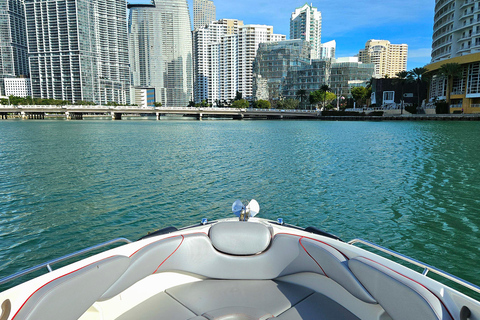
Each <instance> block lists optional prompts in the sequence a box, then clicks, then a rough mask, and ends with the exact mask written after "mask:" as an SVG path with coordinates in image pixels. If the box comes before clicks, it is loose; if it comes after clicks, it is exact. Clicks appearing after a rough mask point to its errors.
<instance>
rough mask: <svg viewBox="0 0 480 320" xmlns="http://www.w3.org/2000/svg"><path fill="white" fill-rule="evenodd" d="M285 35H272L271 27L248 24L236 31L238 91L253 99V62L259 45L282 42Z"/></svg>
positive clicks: (248, 98)
mask: <svg viewBox="0 0 480 320" xmlns="http://www.w3.org/2000/svg"><path fill="white" fill-rule="evenodd" d="M285 39H286V36H285V35H281V34H274V33H273V27H272V26H266V25H258V24H249V25H244V26H241V27H240V28H239V30H238V91H239V92H241V93H242V96H243V97H244V98H245V99H247V100H252V99H253V87H252V85H253V62H254V60H255V57H256V55H257V50H258V46H259V45H260V43H264V42H273V41H283V40H285Z"/></svg>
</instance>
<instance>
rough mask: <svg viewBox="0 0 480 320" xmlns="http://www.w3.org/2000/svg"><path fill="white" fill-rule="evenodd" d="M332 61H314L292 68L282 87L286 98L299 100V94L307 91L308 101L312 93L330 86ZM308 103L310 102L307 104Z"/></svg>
mask: <svg viewBox="0 0 480 320" xmlns="http://www.w3.org/2000/svg"><path fill="white" fill-rule="evenodd" d="M332 61H333V60H332V59H314V60H312V61H311V63H309V64H307V65H300V66H294V67H292V68H290V70H289V72H288V74H287V77H286V78H285V80H284V84H283V86H282V94H283V97H284V98H291V99H299V95H298V92H299V91H300V90H305V91H306V93H307V99H308V95H309V94H310V92H313V91H316V90H319V89H320V87H321V86H322V85H324V84H327V85H329V84H330V73H331V67H332ZM306 103H308V102H306Z"/></svg>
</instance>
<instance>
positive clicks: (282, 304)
mask: <svg viewBox="0 0 480 320" xmlns="http://www.w3.org/2000/svg"><path fill="white" fill-rule="evenodd" d="M166 292H167V293H168V294H169V295H171V296H172V297H173V298H175V299H176V300H177V301H179V302H181V303H182V304H183V305H184V306H185V307H187V308H188V309H190V310H192V311H193V312H194V313H195V314H197V315H204V316H206V315H207V314H209V313H210V312H214V314H215V315H216V316H217V317H218V316H220V315H219V314H218V311H219V310H220V309H224V312H225V314H228V312H229V310H228V308H232V307H233V308H236V307H242V308H244V309H242V310H247V309H245V308H252V309H255V312H257V311H261V312H263V313H265V314H266V313H268V314H271V315H273V316H278V315H279V314H281V313H282V312H284V311H285V310H287V309H289V308H291V307H292V306H294V305H295V304H297V303H298V302H299V301H301V300H303V299H305V298H306V297H307V296H309V295H311V294H312V293H313V290H311V289H308V288H305V287H302V286H298V285H295V284H290V283H286V282H280V281H279V282H275V281H272V280H204V281H198V282H193V283H187V284H184V285H180V286H177V287H173V288H170V289H167V290H166ZM256 314H257V313H255V314H252V316H256ZM227 319H228V318H227ZM257 319H259V317H257Z"/></svg>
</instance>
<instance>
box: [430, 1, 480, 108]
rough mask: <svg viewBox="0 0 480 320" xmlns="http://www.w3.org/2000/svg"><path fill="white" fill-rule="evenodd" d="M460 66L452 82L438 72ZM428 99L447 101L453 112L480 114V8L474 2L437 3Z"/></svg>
mask: <svg viewBox="0 0 480 320" xmlns="http://www.w3.org/2000/svg"><path fill="white" fill-rule="evenodd" d="M447 63H454V64H458V65H459V67H460V68H459V73H460V75H461V76H459V77H455V78H454V79H453V81H451V83H448V79H447V78H446V77H445V76H443V75H442V74H441V73H440V72H439V70H440V68H441V67H442V65H444V64H447ZM426 68H427V69H428V70H429V73H430V75H431V81H430V89H429V100H430V101H435V100H448V102H449V104H450V112H464V113H480V6H479V5H478V1H473V0H436V1H435V16H434V21H433V37H432V63H431V64H429V65H427V66H426Z"/></svg>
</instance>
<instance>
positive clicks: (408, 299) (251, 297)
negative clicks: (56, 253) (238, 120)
mask: <svg viewBox="0 0 480 320" xmlns="http://www.w3.org/2000/svg"><path fill="white" fill-rule="evenodd" d="M232 210H233V212H234V213H235V215H236V217H235V218H227V219H222V220H218V221H208V220H207V219H203V220H202V222H201V223H199V224H198V225H196V226H191V227H186V228H183V229H176V228H173V227H169V228H166V229H162V230H159V231H157V232H154V233H151V234H149V235H147V236H145V237H143V238H141V239H140V240H137V241H134V242H131V241H129V240H127V239H123V238H121V239H115V240H112V241H109V242H106V243H103V244H100V245H97V246H94V247H91V248H87V249H85V250H82V251H80V252H77V253H74V254H71V255H68V256H66V257H62V258H58V259H55V260H52V261H50V262H47V263H45V264H42V265H40V266H36V267H33V268H31V269H29V270H26V271H24V272H20V273H18V274H15V275H12V276H10V277H6V278H4V279H0V284H2V283H6V282H8V281H11V280H13V279H16V278H18V277H22V276H25V275H26V274H28V273H29V272H32V271H36V270H39V269H41V268H46V269H48V271H49V272H47V273H45V274H43V275H41V276H39V277H37V278H34V279H31V280H28V281H26V282H24V283H22V284H20V285H17V286H15V287H13V288H10V289H8V290H6V291H4V292H1V293H0V304H1V315H0V320H13V319H15V320H24V319H29V320H30V319H31V320H44V319H45V320H46V319H58V320H70V319H72V320H73V319H82V320H109V319H117V320H130V319H135V320H153V319H168V320H176V319H178V320H186V319H190V320H205V319H217V320H249V319H262V320H263V319H288V320H295V319H377V320H387V319H395V320H397V319H405V320H407V319H409V320H410V319H423V320H430V319H442V320H443V319H449V320H453V319H455V320H457V319H460V320H467V319H472V320H473V319H480V302H479V301H477V300H475V299H473V298H471V297H469V296H467V295H465V294H463V293H460V292H459V291H457V290H454V289H453V288H451V287H449V286H447V285H444V284H442V283H440V282H437V281H436V280H433V279H432V278H430V277H428V275H429V274H430V273H435V274H437V275H440V276H443V277H445V278H447V279H449V280H452V281H455V282H457V283H459V284H461V285H463V286H466V287H467V288H469V289H471V290H474V291H476V292H480V287H478V286H476V285H474V284H471V283H469V282H466V281H464V280H461V279H459V278H457V277H455V276H453V275H450V274H448V273H446V272H443V271H441V270H438V269H436V268H434V267H432V266H429V265H426V264H423V263H421V262H419V261H417V260H414V259H412V258H409V257H406V256H404V255H401V254H399V253H396V252H393V251H391V250H389V249H386V248H383V247H381V246H378V245H375V244H373V243H370V242H368V241H365V240H361V239H354V240H352V241H350V242H344V241H342V240H341V239H339V238H338V237H336V236H334V235H331V234H329V233H326V232H323V231H321V230H319V229H316V228H313V227H309V228H305V229H304V228H299V227H295V226H290V225H287V224H286V223H284V221H283V220H282V219H278V220H277V221H270V220H266V219H261V218H257V217H255V215H256V214H257V213H258V211H259V206H258V203H257V202H256V201H254V200H252V201H251V202H250V203H249V204H246V205H244V204H243V203H242V202H240V201H236V202H235V203H234V205H233V206H232ZM117 242H127V243H126V244H123V245H121V246H117V247H115V248H113V249H109V250H105V251H103V252H101V253H99V254H95V255H92V256H90V257H88V258H86V259H83V260H80V261H77V262H74V263H71V264H69V265H67V266H64V267H61V268H58V269H56V270H53V268H52V266H53V265H54V264H55V263H58V262H60V261H64V260H65V259H71V258H73V257H75V256H77V255H83V254H85V253H86V252H89V251H92V250H98V249H99V248H103V247H106V246H110V245H112V244H113V243H117ZM359 243H361V244H362V247H365V248H367V249H369V250H366V249H363V248H361V247H359V246H358V245H357V244H359ZM370 249H372V250H370ZM375 250H380V251H383V252H384V253H386V254H389V255H392V256H394V257H396V258H398V259H401V260H404V261H406V262H409V263H412V264H413V265H416V266H420V267H422V268H423V270H424V271H423V272H422V273H419V272H417V271H414V270H413V269H410V268H408V267H406V266H403V265H400V264H398V263H396V262H394V261H392V260H390V259H387V258H384V257H382V256H380V255H378V254H376V253H374V252H372V251H375Z"/></svg>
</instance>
